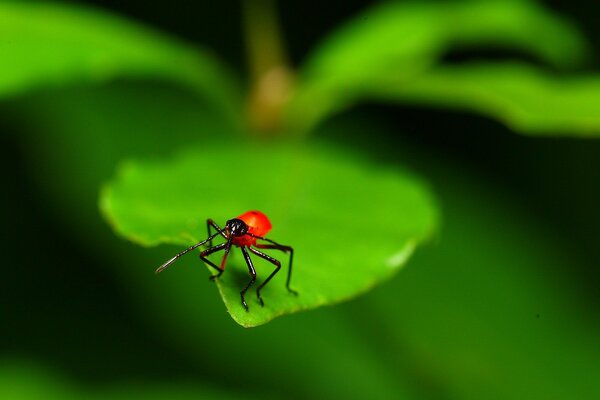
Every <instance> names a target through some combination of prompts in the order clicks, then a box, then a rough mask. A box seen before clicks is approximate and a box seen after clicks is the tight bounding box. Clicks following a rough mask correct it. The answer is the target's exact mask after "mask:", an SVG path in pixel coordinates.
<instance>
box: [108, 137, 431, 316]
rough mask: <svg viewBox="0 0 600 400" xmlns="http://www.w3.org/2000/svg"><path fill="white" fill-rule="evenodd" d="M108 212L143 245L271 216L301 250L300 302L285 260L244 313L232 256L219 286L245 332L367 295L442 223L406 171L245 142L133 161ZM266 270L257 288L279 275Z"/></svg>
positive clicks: (261, 268) (321, 150)
mask: <svg viewBox="0 0 600 400" xmlns="http://www.w3.org/2000/svg"><path fill="white" fill-rule="evenodd" d="M217 166H218V170H217V169H215V167H217ZM101 207H102V210H103V212H104V214H105V216H106V217H107V218H108V220H109V221H110V222H111V224H112V225H113V227H114V228H115V230H116V231H117V232H119V233H120V234H121V235H123V236H125V237H127V238H129V239H132V240H134V241H136V242H138V243H141V244H144V245H156V244H158V243H176V244H181V245H182V246H183V245H186V246H187V245H189V244H193V243H196V242H199V241H200V240H202V239H203V238H204V237H206V235H207V234H206V224H205V221H206V218H209V217H210V218H214V219H215V220H216V221H219V222H220V223H221V224H224V223H225V221H226V220H227V219H230V218H232V217H235V216H236V215H239V214H241V213H242V212H245V211H247V210H249V209H259V210H262V211H264V212H265V213H267V214H268V215H269V217H270V218H271V220H272V222H273V225H274V228H273V233H272V235H269V237H271V238H272V239H274V240H276V241H277V242H279V243H282V244H288V245H291V246H293V247H294V249H295V258H294V275H293V279H292V287H293V288H294V289H296V290H298V291H299V292H300V295H299V296H298V297H295V296H292V295H291V294H290V293H288V292H287V291H286V290H285V285H284V282H285V278H284V276H285V274H286V271H285V267H286V266H287V258H288V257H287V256H285V255H282V256H280V257H279V256H278V258H279V259H281V260H282V261H283V265H284V268H283V271H282V272H280V276H278V277H277V278H276V279H275V280H274V281H273V282H272V283H270V284H269V286H267V287H266V288H265V290H264V291H263V293H262V294H263V298H264V299H265V307H264V308H261V307H260V306H259V304H258V302H257V301H256V298H255V295H254V293H253V291H249V292H248V294H247V299H248V300H249V306H250V312H246V311H245V310H244V308H243V307H242V305H241V304H240V295H239V293H240V290H241V288H242V287H243V286H244V284H245V283H246V282H247V281H248V280H249V277H248V272H247V269H246V267H245V266H244V265H243V260H242V258H241V257H239V256H238V257H237V258H233V259H231V260H230V261H229V267H228V273H226V274H224V275H223V276H222V278H221V279H220V280H219V281H218V283H217V284H218V287H219V290H220V292H221V294H222V296H223V300H224V302H225V304H226V306H227V308H228V310H229V312H230V314H231V315H232V317H233V318H234V319H235V320H236V321H237V322H238V323H239V324H241V325H243V326H246V327H251V326H257V325H260V324H264V323H266V322H268V321H269V320H271V319H273V318H275V317H277V316H279V315H282V314H286V313H291V312H296V311H300V310H304V309H310V308H314V307H318V306H321V305H325V304H330V303H335V302H339V301H342V300H345V299H348V298H350V297H353V296H355V295H357V294H359V293H361V292H365V291H367V290H368V289H370V288H371V287H373V286H374V285H375V284H377V283H378V282H380V281H382V280H384V279H386V278H389V277H390V276H391V275H392V274H393V273H394V272H396V271H398V270H399V268H400V267H401V266H402V265H404V263H405V262H406V260H407V259H408V258H409V256H410V255H411V253H412V251H413V249H414V247H415V246H416V245H417V244H418V243H419V242H421V241H422V240H423V239H425V238H426V237H427V236H429V235H430V234H431V232H432V230H433V229H434V227H435V224H436V219H437V214H436V208H435V205H434V203H433V199H432V197H431V195H430V194H429V192H428V190H427V189H426V188H425V187H424V186H423V184H421V183H420V182H419V181H418V180H417V179H416V178H414V177H412V176H410V175H408V174H406V173H402V172H401V171H398V170H395V169H388V168H385V167H383V166H374V165H369V164H368V163H366V162H365V161H361V160H355V159H354V158H352V157H350V156H348V155H347V154H345V153H344V152H342V151H340V150H335V149H333V148H329V147H323V146H316V147H298V146H296V147H289V146H276V145H272V146H269V145H266V144H262V145H261V146H257V145H251V144H249V143H237V144H227V143H220V144H213V145H208V146H206V147H204V148H202V149H199V150H194V151H189V152H187V153H184V154H182V155H180V156H179V157H177V158H176V159H174V160H173V161H171V162H129V163H126V164H125V165H123V167H122V168H121V169H120V171H119V173H118V176H117V178H116V179H115V180H113V182H111V183H110V184H109V185H108V186H107V187H106V188H105V190H104V192H103V195H102V199H101ZM163 261H164V260H157V263H156V266H158V265H160V264H161V263H162V262H163ZM261 261H262V260H260V261H259V260H255V263H256V264H257V271H258V274H259V282H260V281H261V279H260V278H262V279H264V278H266V276H267V274H269V273H270V271H272V269H273V268H272V265H271V264H268V263H266V262H261ZM171 268H176V267H171ZM169 272H171V271H169ZM171 273H172V272H171ZM206 284H207V285H208V284H209V283H208V282H207V283H206Z"/></svg>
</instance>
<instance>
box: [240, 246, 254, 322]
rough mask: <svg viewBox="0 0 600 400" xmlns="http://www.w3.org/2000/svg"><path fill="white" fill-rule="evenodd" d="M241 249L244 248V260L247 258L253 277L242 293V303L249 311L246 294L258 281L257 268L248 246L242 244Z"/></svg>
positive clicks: (249, 270)
mask: <svg viewBox="0 0 600 400" xmlns="http://www.w3.org/2000/svg"><path fill="white" fill-rule="evenodd" d="M240 249H242V254H243V255H244V260H246V264H247V265H248V272H250V276H251V277H252V279H250V282H248V284H247V285H246V287H245V288H244V289H243V290H242V291H241V293H240V295H241V297H242V305H243V306H244V308H245V309H246V311H248V304H246V298H245V296H246V292H247V291H248V288H249V287H250V286H252V284H253V283H254V282H255V281H256V270H255V269H254V265H253V264H252V260H251V259H250V254H248V252H247V251H246V248H245V247H244V246H241V247H240ZM250 250H252V249H250Z"/></svg>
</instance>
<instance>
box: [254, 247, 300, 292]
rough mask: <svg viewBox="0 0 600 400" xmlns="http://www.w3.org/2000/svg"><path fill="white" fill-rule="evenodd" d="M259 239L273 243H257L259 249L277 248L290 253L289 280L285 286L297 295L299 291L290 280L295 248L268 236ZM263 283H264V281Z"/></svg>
mask: <svg viewBox="0 0 600 400" xmlns="http://www.w3.org/2000/svg"><path fill="white" fill-rule="evenodd" d="M258 239H262V240H266V241H267V242H271V243H272V244H255V245H254V246H255V247H257V248H259V249H275V250H281V251H283V252H285V253H290V263H289V264H288V276H287V281H286V284H285V287H286V288H287V290H288V291H289V292H290V293H292V294H293V295H295V296H297V295H298V292H296V291H295V290H294V289H292V288H291V287H290V281H291V280H292V263H293V262H294V249H293V248H291V247H290V246H284V245H282V244H279V243H275V242H274V241H272V240H271V239H266V238H262V237H259V238H258ZM265 283H266V281H265ZM263 285H264V283H263Z"/></svg>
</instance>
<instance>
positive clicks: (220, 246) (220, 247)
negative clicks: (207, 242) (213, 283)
mask: <svg viewBox="0 0 600 400" xmlns="http://www.w3.org/2000/svg"><path fill="white" fill-rule="evenodd" d="M225 247H227V243H222V244H218V245H216V246H215V247H211V248H209V249H206V250H203V251H202V252H200V259H201V260H202V261H204V262H205V263H206V264H208V265H210V266H211V267H213V268H215V269H216V270H217V271H219V273H218V274H216V275H211V276H210V278H209V279H210V280H215V279H217V278H218V277H220V276H221V274H222V273H223V271H224V269H223V268H219V267H218V266H217V265H216V264H215V263H213V262H212V261H210V260H209V259H208V258H206V257H207V256H208V255H210V254H212V253H214V252H217V251H219V250H223V249H224V248H225Z"/></svg>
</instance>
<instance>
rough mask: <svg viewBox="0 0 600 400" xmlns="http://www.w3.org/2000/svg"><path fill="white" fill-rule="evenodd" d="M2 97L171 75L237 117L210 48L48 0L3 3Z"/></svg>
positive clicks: (235, 97)
mask: <svg viewBox="0 0 600 400" xmlns="http://www.w3.org/2000/svg"><path fill="white" fill-rule="evenodd" d="M0 37H1V38H2V40H0V55H1V56H2V66H1V67H0V68H1V69H0V71H1V73H0V97H4V96H9V95H17V94H19V93H23V92H26V91H29V90H32V89H38V88H40V87H49V86H64V85H72V84H77V83H100V82H106V81H108V80H112V79H115V78H120V77H128V78H137V79H141V78H146V79H148V78H154V79H165V80H169V81H175V82H178V83H180V84H181V85H183V86H184V87H188V88H189V89H191V90H194V91H197V92H198V93H199V94H201V95H203V96H205V97H206V98H209V99H210V100H212V101H213V102H214V103H215V104H216V105H218V107H219V108H220V109H221V110H222V111H223V112H225V113H227V114H229V115H231V116H232V117H233V116H235V115H239V113H240V111H239V104H240V100H239V93H237V91H236V90H235V89H234V88H235V85H234V81H233V80H232V77H231V76H230V75H229V74H228V73H227V72H226V71H225V70H224V67H223V66H222V65H221V64H220V63H219V62H218V61H217V60H215V59H214V58H213V57H212V56H211V55H210V54H209V53H208V52H207V51H205V50H202V49H200V48H198V47H196V46H194V47H192V46H190V45H187V44H184V43H182V42H180V41H178V40H175V39H174V38H170V37H168V36H166V35H164V34H160V33H158V32H155V31H153V30H151V29H149V28H147V27H144V26H140V25H137V24H135V23H133V22H130V21H127V20H126V19H123V18H119V17H116V16H114V15H111V14H108V13H105V12H101V11H99V10H97V9H85V8H81V7H75V6H67V5H59V4H54V3H45V2H36V3H29V2H3V3H1V4H0Z"/></svg>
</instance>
